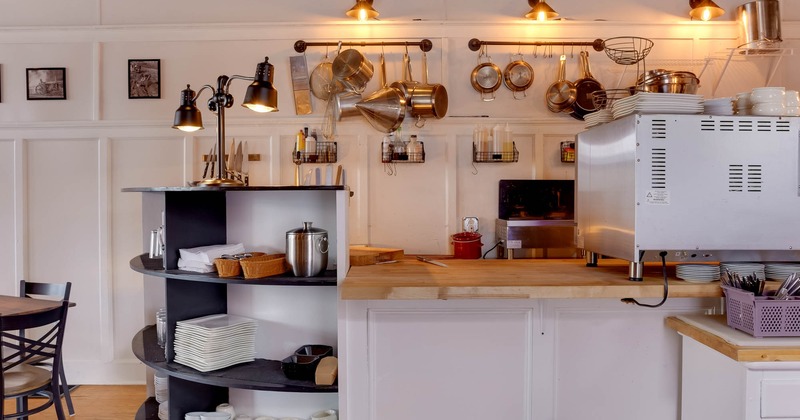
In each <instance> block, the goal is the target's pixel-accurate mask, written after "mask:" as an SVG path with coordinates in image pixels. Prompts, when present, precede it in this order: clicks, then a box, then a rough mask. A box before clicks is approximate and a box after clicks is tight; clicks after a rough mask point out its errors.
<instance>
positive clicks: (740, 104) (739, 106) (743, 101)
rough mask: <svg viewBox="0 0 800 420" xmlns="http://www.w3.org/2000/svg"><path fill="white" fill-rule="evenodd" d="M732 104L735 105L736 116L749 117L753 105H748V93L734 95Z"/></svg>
mask: <svg viewBox="0 0 800 420" xmlns="http://www.w3.org/2000/svg"><path fill="white" fill-rule="evenodd" d="M733 102H734V103H735V104H736V115H750V109H751V108H752V107H753V104H751V103H750V92H740V93H737V94H736V97H735V98H734V100H733Z"/></svg>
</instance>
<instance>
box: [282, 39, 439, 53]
mask: <svg viewBox="0 0 800 420" xmlns="http://www.w3.org/2000/svg"><path fill="white" fill-rule="evenodd" d="M339 45H341V46H343V47H366V46H384V47H409V46H414V45H416V46H419V49H421V50H422V51H425V52H428V51H430V50H431V49H433V43H432V42H431V40H430V39H423V40H421V41H385V42H382V41H370V42H366V41H363V42H341V43H340V42H338V41H337V42H306V41H303V40H302V39H301V40H299V41H297V42H295V43H294V50H295V51H297V52H299V53H301V52H305V51H306V48H308V47H338V46H339Z"/></svg>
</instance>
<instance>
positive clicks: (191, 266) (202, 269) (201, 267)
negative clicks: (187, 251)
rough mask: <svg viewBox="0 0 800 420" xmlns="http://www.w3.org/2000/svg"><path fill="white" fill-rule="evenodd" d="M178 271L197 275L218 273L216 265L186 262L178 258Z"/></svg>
mask: <svg viewBox="0 0 800 420" xmlns="http://www.w3.org/2000/svg"><path fill="white" fill-rule="evenodd" d="M178 269H179V270H184V271H194V272H195V273H213V272H215V271H217V267H216V266H215V265H214V264H206V263H204V262H201V261H192V260H184V259H183V258H178Z"/></svg>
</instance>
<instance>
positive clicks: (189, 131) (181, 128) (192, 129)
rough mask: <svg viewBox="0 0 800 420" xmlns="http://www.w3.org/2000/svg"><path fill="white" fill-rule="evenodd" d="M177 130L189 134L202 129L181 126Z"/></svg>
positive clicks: (192, 126)
mask: <svg viewBox="0 0 800 420" xmlns="http://www.w3.org/2000/svg"><path fill="white" fill-rule="evenodd" d="M177 128H178V130H181V131H185V132H187V133H191V132H194V131H197V130H199V129H201V128H203V127H198V126H194V125H182V126H179V127H177Z"/></svg>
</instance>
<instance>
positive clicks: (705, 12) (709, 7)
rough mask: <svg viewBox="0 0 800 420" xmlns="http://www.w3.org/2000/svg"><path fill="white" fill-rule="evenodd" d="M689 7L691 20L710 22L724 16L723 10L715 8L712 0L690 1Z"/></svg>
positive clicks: (715, 4) (715, 5)
mask: <svg viewBox="0 0 800 420" xmlns="http://www.w3.org/2000/svg"><path fill="white" fill-rule="evenodd" d="M689 6H691V7H692V11H691V12H689V16H691V17H692V19H700V20H711V19H714V18H717V17H720V16H722V15H724V14H725V10H723V9H722V8H721V7H719V6H717V3H714V2H713V0H702V1H701V0H690V1H689Z"/></svg>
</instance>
